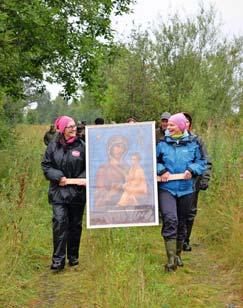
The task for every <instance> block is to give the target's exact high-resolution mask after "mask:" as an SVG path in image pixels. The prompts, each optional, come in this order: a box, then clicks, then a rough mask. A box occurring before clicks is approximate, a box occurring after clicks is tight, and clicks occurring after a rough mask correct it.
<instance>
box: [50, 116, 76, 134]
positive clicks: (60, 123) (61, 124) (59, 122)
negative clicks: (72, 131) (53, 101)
mask: <svg viewBox="0 0 243 308" xmlns="http://www.w3.org/2000/svg"><path fill="white" fill-rule="evenodd" d="M72 121H74V120H73V119H72V118H70V117H68V116H60V117H58V118H57V119H56V121H55V127H56V129H58V130H59V131H60V132H61V133H63V132H64V130H65V128H66V127H67V126H68V123H69V122H72Z"/></svg>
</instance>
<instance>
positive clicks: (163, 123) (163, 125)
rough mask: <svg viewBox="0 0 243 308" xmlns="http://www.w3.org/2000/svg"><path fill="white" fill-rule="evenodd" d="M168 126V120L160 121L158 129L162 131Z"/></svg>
mask: <svg viewBox="0 0 243 308" xmlns="http://www.w3.org/2000/svg"><path fill="white" fill-rule="evenodd" d="M167 126H168V120H167V119H162V120H161V122H160V127H161V129H162V130H166V129H167Z"/></svg>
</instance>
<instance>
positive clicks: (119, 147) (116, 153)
mask: <svg viewBox="0 0 243 308" xmlns="http://www.w3.org/2000/svg"><path fill="white" fill-rule="evenodd" d="M124 153H125V148H124V145H123V144H115V145H114V146H113V147H112V149H111V156H112V157H114V158H116V159H121V158H122V155H123V154H124Z"/></svg>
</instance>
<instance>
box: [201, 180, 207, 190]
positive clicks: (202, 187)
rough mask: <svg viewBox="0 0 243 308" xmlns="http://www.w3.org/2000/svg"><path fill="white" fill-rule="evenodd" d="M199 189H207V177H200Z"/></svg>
mask: <svg viewBox="0 0 243 308" xmlns="http://www.w3.org/2000/svg"><path fill="white" fill-rule="evenodd" d="M199 189H200V190H207V189H208V180H207V179H201V180H200V183H199Z"/></svg>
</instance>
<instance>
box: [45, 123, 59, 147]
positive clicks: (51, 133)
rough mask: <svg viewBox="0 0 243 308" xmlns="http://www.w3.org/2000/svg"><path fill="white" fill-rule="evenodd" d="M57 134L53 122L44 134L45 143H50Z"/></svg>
mask: <svg viewBox="0 0 243 308" xmlns="http://www.w3.org/2000/svg"><path fill="white" fill-rule="evenodd" d="M56 135H57V131H56V129H55V125H54V124H52V125H51V126H50V129H49V130H48V131H47V132H46V133H45V135H44V143H45V145H48V144H49V143H50V142H51V141H52V140H53V139H54V138H55V137H56Z"/></svg>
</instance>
